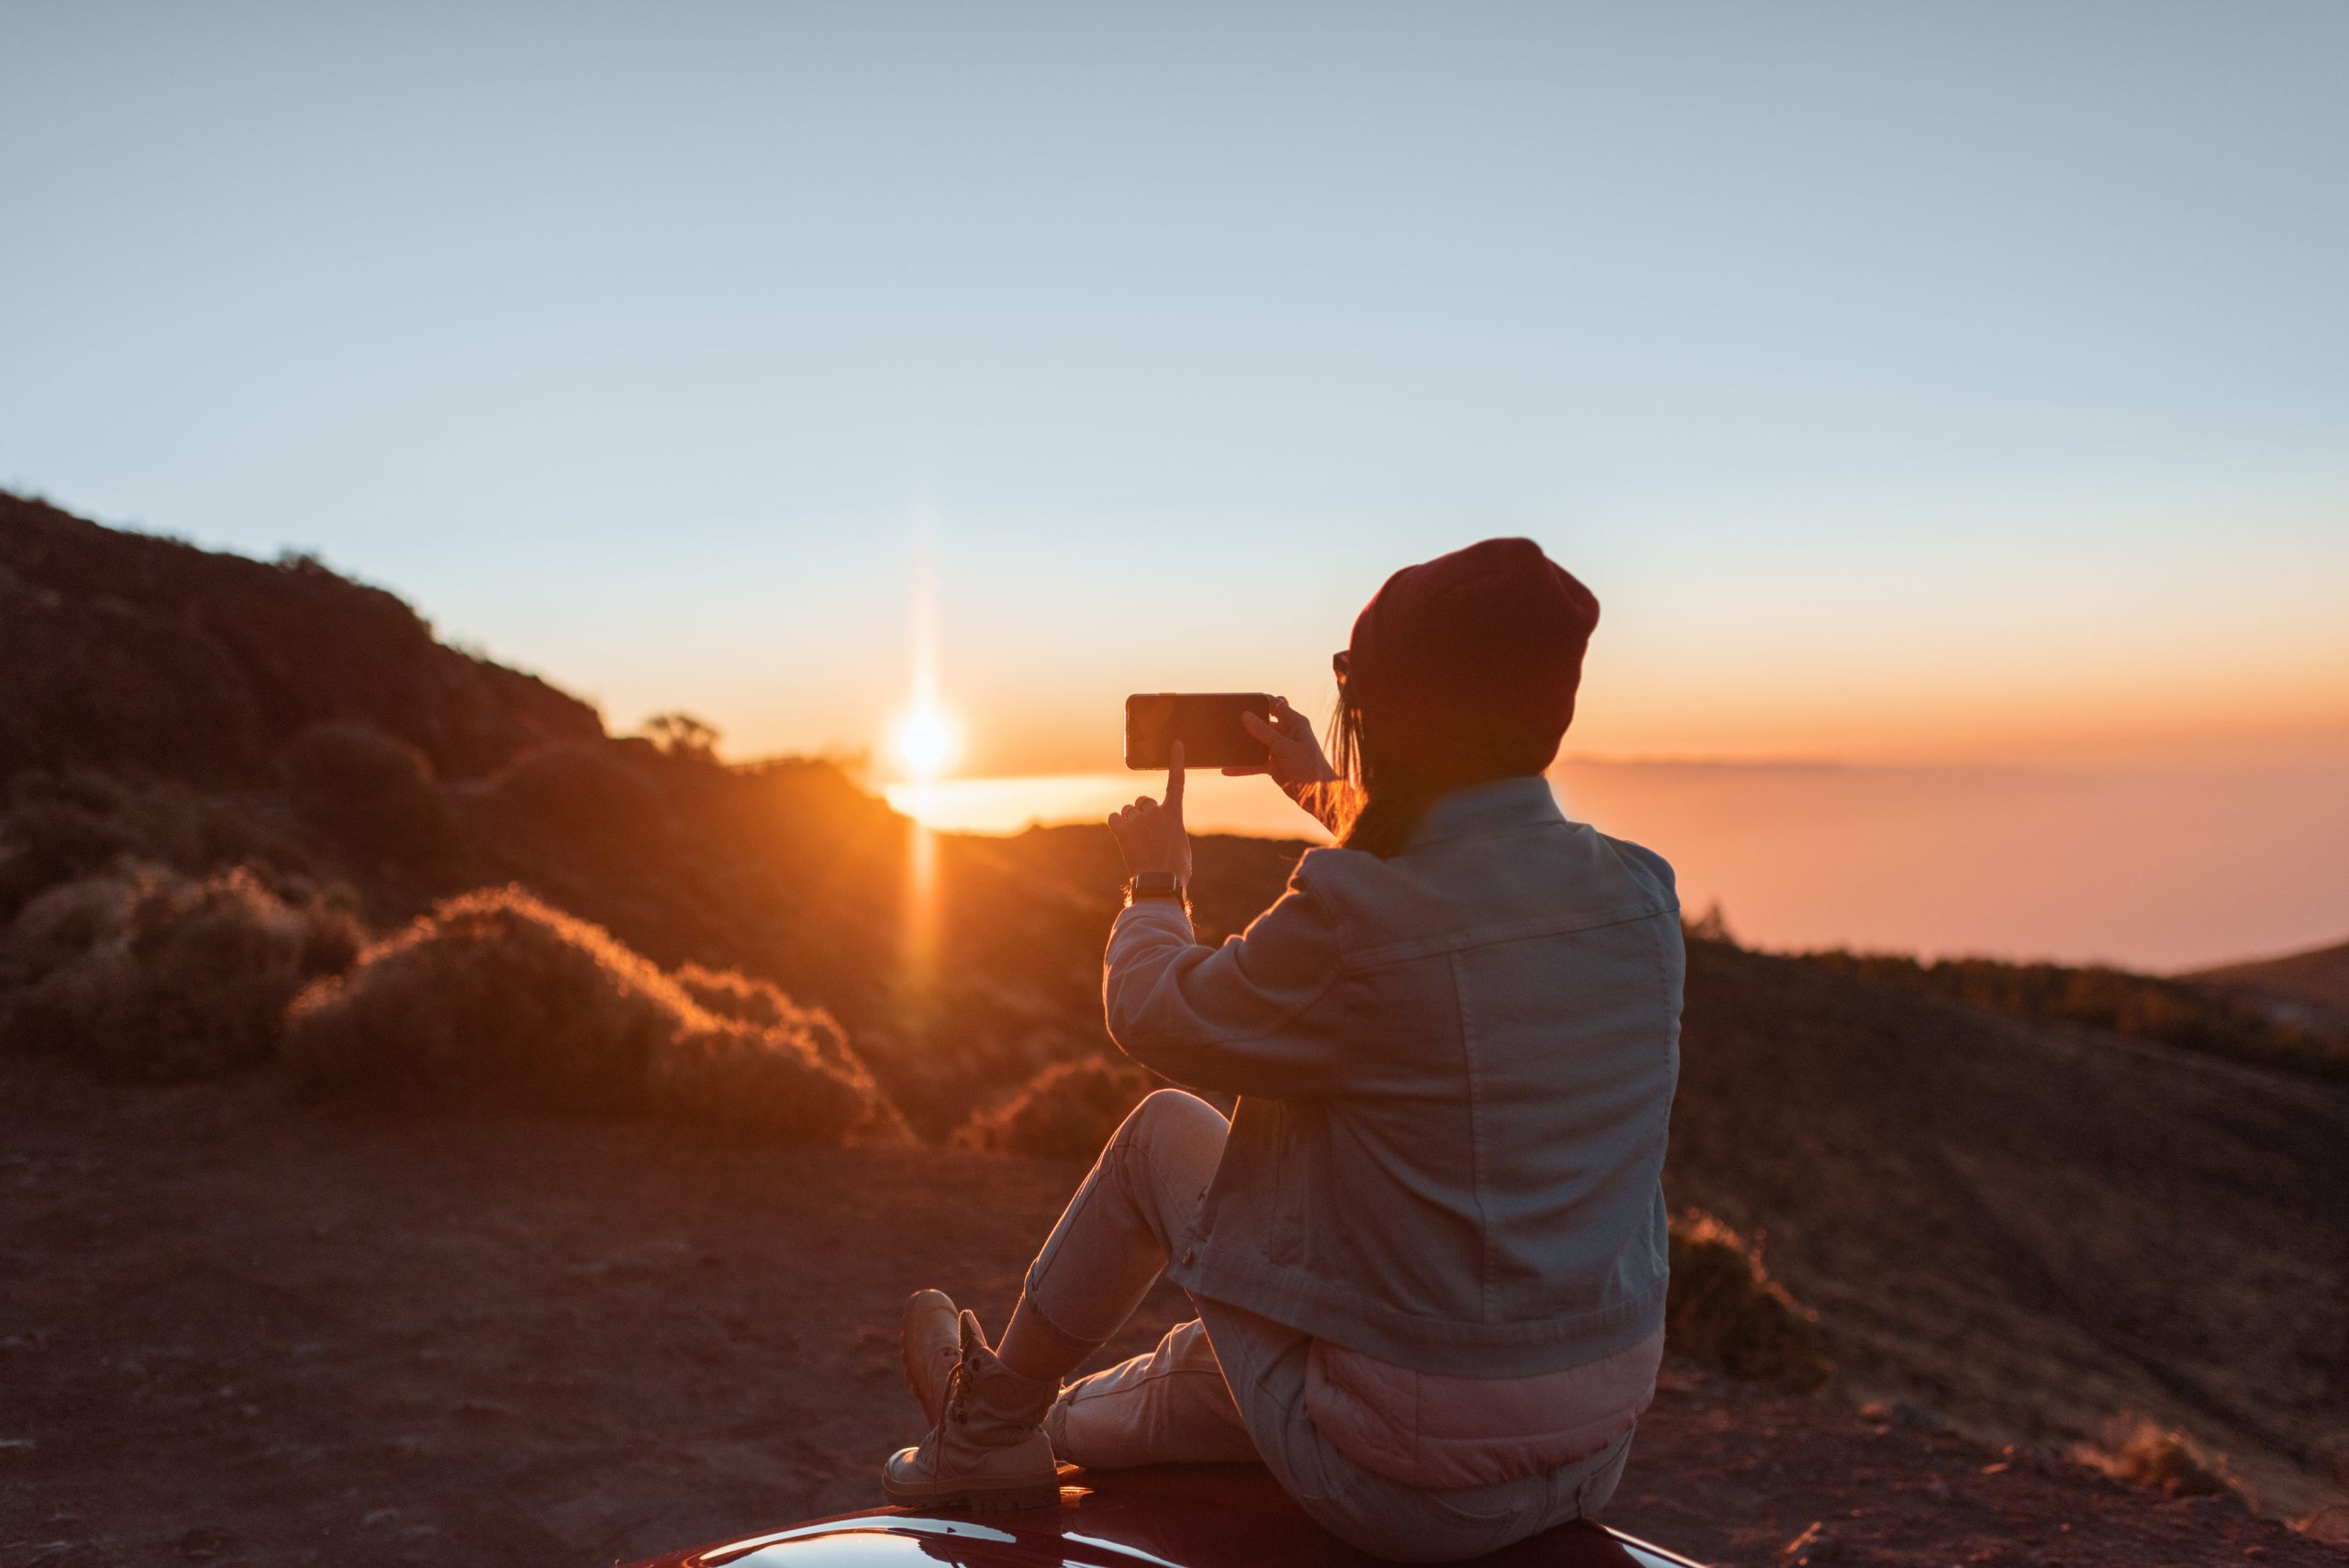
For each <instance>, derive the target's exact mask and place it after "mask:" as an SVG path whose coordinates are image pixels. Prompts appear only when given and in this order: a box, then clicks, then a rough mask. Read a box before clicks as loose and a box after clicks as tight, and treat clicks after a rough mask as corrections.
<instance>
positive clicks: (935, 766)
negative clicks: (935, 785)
mask: <svg viewBox="0 0 2349 1568" xmlns="http://www.w3.org/2000/svg"><path fill="white" fill-rule="evenodd" d="M892 739H893V742H894V745H895V749H896V753H897V760H898V761H899V762H902V763H904V764H905V769H906V772H907V774H908V775H909V776H911V777H913V778H915V779H920V780H929V779H934V778H936V777H937V776H938V775H939V774H940V773H943V772H945V770H946V764H947V763H949V762H952V761H953V760H954V750H955V740H956V737H955V730H954V725H953V721H952V720H951V719H949V718H948V717H946V716H945V715H944V714H943V713H941V712H940V711H939V710H938V708H937V706H936V705H935V704H929V703H925V704H923V705H921V706H918V707H916V708H915V709H914V710H913V711H912V712H911V713H908V714H907V715H906V717H904V718H902V719H900V720H898V721H897V728H896V735H895V736H894V737H893V738H892Z"/></svg>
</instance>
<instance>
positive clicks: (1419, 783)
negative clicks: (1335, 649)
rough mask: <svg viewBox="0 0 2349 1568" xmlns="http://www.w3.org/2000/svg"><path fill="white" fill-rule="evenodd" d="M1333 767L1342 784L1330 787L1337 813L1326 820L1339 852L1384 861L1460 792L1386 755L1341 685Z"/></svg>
mask: <svg viewBox="0 0 2349 1568" xmlns="http://www.w3.org/2000/svg"><path fill="white" fill-rule="evenodd" d="M1330 767H1331V768H1333V769H1335V770H1336V772H1337V774H1338V783H1337V784H1336V785H1335V786H1333V787H1332V788H1331V793H1332V795H1333V796H1334V797H1335V808H1334V810H1333V812H1332V813H1331V817H1325V818H1324V820H1327V821H1330V827H1331V830H1332V831H1334V832H1335V833H1336V834H1337V836H1338V846H1339V848H1341V849H1346V850H1364V851H1368V852H1370V853H1371V854H1374V855H1376V856H1377V857H1378V858H1379V859H1381V860H1385V859H1386V857H1387V856H1389V855H1392V854H1394V853H1395V852H1396V851H1398V850H1400V849H1401V848H1402V847H1403V846H1404V844H1405V843H1406V842H1408V840H1409V839H1410V837H1411V832H1412V829H1414V828H1417V827H1419V818H1420V817H1425V816H1426V815H1427V811H1428V807H1429V806H1432V805H1434V804H1435V802H1436V799H1437V797H1438V796H1440V795H1444V794H1446V793H1447V792H1448V791H1449V790H1451V789H1452V788H1453V787H1455V786H1454V785H1452V784H1439V783H1438V782H1437V781H1435V780H1434V779H1432V778H1430V777H1428V776H1427V775H1426V774H1424V773H1419V772H1417V771H1416V770H1413V769H1410V768H1407V767H1404V766H1401V765H1399V764H1398V763H1397V762H1396V761H1395V759H1393V758H1391V757H1387V756H1384V755H1382V754H1381V752H1380V751H1379V747H1378V737H1377V736H1376V735H1375V733H1374V732H1373V731H1372V730H1371V729H1370V728H1368V727H1366V726H1364V723H1363V718H1362V709H1361V708H1359V707H1357V706H1354V705H1353V703H1352V702H1349V701H1348V700H1347V698H1346V693H1345V688H1344V687H1343V686H1342V685H1341V686H1340V687H1339V689H1338V706H1337V708H1336V711H1334V712H1333V713H1331V715H1330ZM1332 817H1334V820H1331V818H1332Z"/></svg>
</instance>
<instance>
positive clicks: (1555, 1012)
mask: <svg viewBox="0 0 2349 1568" xmlns="http://www.w3.org/2000/svg"><path fill="white" fill-rule="evenodd" d="M1683 972H1684V955H1683V952H1682V948H1681V934H1680V919H1679V903H1678V900H1677V898H1676V896H1675V892H1674V887H1673V876H1672V868H1671V866H1670V865H1668V864H1666V863H1665V862H1664V859H1663V858H1662V857H1661V856H1659V855H1656V854H1654V853H1653V852H1651V851H1647V850H1644V849H1642V848H1641V847H1640V846H1638V845H1636V844H1630V843H1625V842H1623V841H1621V840H1616V839H1610V838H1609V837H1607V836H1606V835H1605V834H1603V833H1600V832H1598V830H1596V829H1595V828H1590V827H1588V826H1587V825H1586V824H1583V823H1578V822H1570V821H1568V820H1567V819H1566V818H1565V817H1564V815H1563V814H1562V813H1561V812H1560V811H1559V809H1558V806H1557V802H1556V799H1555V797H1554V796H1553V795H1552V794H1551V792H1550V786H1549V784H1548V782H1547V781H1546V780H1544V779H1541V778H1515V779H1505V780H1501V781H1498V782H1496V783H1492V784H1478V785H1475V786H1474V787H1472V788H1469V789H1465V790H1461V791H1457V792H1455V793H1453V794H1452V795H1445V796H1443V797H1442V798H1441V799H1439V800H1438V801H1437V802H1436V803H1435V805H1434V806H1432V807H1431V808H1430V810H1429V812H1428V814H1427V816H1426V817H1425V818H1424V820H1423V821H1422V822H1421V824H1420V827H1419V830H1418V831H1417V833H1416V834H1414V835H1413V837H1412V838H1411V840H1410V841H1409V842H1408V844H1407V845H1406V846H1405V848H1404V850H1403V851H1401V852H1400V853H1397V854H1396V855H1394V856H1392V857H1389V858H1387V859H1384V860H1382V859H1379V858H1378V857H1376V856H1374V855H1370V854H1367V853H1364V852H1363V851H1357V850H1341V849H1320V850H1309V851H1307V852H1306V854H1305V856H1304V857H1303V859H1301V860H1300V861H1299V862H1297V871H1296V873H1295V874H1294V875H1293V876H1291V878H1290V879H1289V884H1288V888H1287V890H1286V892H1285V893H1284V894H1283V895H1281V898H1280V900H1279V901H1278V902H1277V903H1275V905H1274V906H1272V907H1271V908H1270V909H1268V910H1266V911H1265V912H1264V914H1263V915H1262V916H1260V917H1257V919H1256V920H1255V921H1254V922H1253V923H1252V925H1250V926H1249V928H1248V929H1247V930H1246V931H1245V932H1244V933H1242V934H1241V935H1240V936H1236V937H1233V938H1231V939H1230V940H1227V941H1226V942H1225V943H1224V944H1223V945H1222V946H1221V947H1219V948H1208V947H1202V946H1200V945H1198V944H1197V942H1196V941H1195V940H1193V937H1192V933H1191V927H1190V921H1189V920H1188V918H1187V917H1186V916H1185V914H1184V912H1183V910H1182V908H1181V907H1180V906H1178V905H1176V904H1175V903H1174V902H1173V901H1171V900H1142V901H1141V902H1138V903H1136V904H1135V905H1134V906H1132V907H1130V908H1129V909H1127V910H1125V911H1124V912H1123V913H1121V914H1120V915H1119V917H1118V919H1117V922H1116V924H1115V925H1114V926H1113V927H1112V928H1111V929H1110V933H1109V945H1108V956H1107V959H1106V961H1105V964H1104V973H1103V980H1102V995H1103V1000H1104V1004H1105V1006H1106V1011H1107V1014H1108V1028H1109V1034H1110V1037H1111V1038H1112V1039H1113V1040H1116V1041H1117V1043H1118V1045H1119V1048H1120V1049H1121V1050H1123V1051H1126V1052H1127V1054H1129V1055H1130V1056H1132V1057H1133V1058H1134V1059H1135V1060H1136V1061H1139V1062H1142V1063H1144V1064H1145V1065H1147V1066H1150V1067H1152V1068H1154V1069H1156V1070H1157V1071H1158V1072H1160V1073H1164V1074H1165V1075H1166V1076H1167V1077H1169V1078H1171V1079H1173V1080H1175V1082H1176V1083H1178V1084H1188V1085H1190V1086H1192V1087H1194V1088H1200V1089H1208V1090H1224V1091H1229V1092H1232V1093H1236V1094H1237V1095H1240V1104H1239V1108H1238V1110H1237V1111H1236V1113H1235V1114H1234V1116H1233V1118H1232V1125H1231V1139H1230V1143H1229V1145H1228V1146H1227V1148H1226V1150H1225V1153H1224V1156H1223V1162H1222V1164H1221V1165H1220V1166H1219V1169H1218V1170H1217V1172H1216V1177H1215V1181H1214V1183H1213V1184H1211V1185H1210V1186H1209V1187H1208V1193H1207V1196H1206V1198H1205V1200H1204V1203H1203V1206H1202V1208H1201V1210H1200V1217H1199V1222H1198V1224H1197V1227H1196V1229H1195V1232H1194V1234H1193V1236H1192V1237H1191V1238H1190V1240H1188V1242H1187V1243H1186V1246H1185V1247H1184V1249H1183V1251H1181V1252H1180V1253H1179V1255H1178V1256H1176V1257H1175V1258H1174V1259H1173V1260H1171V1261H1170V1264H1169V1268H1168V1274H1169V1277H1171V1278H1172V1279H1174V1280H1175V1282H1176V1283H1177V1284H1181V1285H1183V1286H1185V1287H1186V1288H1187V1289H1189V1290H1191V1291H1192V1292H1194V1293H1196V1294H1197V1295H1199V1296H1207V1297H1208V1298H1210V1299H1213V1300H1218V1301H1224V1302H1229V1303H1230V1304H1231V1305H1233V1306H1235V1307H1243V1308H1245V1309H1247V1310H1250V1311H1253V1312H1256V1313H1259V1314H1261V1315H1263V1316H1264V1317H1266V1318H1273V1319H1274V1320H1275V1321H1277V1322H1281V1323H1285V1324H1287V1325H1289V1326H1290V1327H1292V1328H1295V1329H1301V1330H1303V1331H1304V1332H1306V1333H1308V1334H1310V1335H1312V1336H1314V1337H1315V1338H1317V1339H1320V1340H1329V1341H1330V1342H1331V1343H1334V1344H1338V1345H1341V1346H1346V1347H1349V1348H1351V1349H1353V1350H1357V1351H1363V1352H1364V1353H1365V1354H1367V1355H1371V1356H1375V1357H1377V1358H1379V1359H1380V1360H1383V1361H1386V1362H1391V1363H1393V1364H1395V1365H1397V1366H1401V1367H1407V1368H1411V1369H1414V1370H1417V1371H1419V1372H1423V1373H1441V1374H1446V1375H1452V1376H1467V1377H1517V1376H1524V1375H1528V1374H1533V1373H1547V1372H1554V1371H1558V1370H1561V1369H1563V1368H1566V1367H1571V1366H1579V1365H1583V1364H1585V1363H1587V1362H1594V1361H1597V1360H1598V1359H1600V1358H1602V1357H1605V1356H1608V1355H1610V1354H1613V1353H1616V1352H1619V1351H1623V1350H1625V1349H1627V1348H1628V1347H1630V1346H1632V1345H1634V1344H1636V1343H1637V1342H1639V1341H1640V1340H1642V1339H1644V1338H1646V1337H1647V1336H1649V1335H1651V1334H1653V1333H1655V1332H1656V1331H1657V1330H1658V1329H1660V1328H1661V1327H1662V1326H1663V1321H1664V1278H1665V1268H1666V1263H1665V1237H1664V1195H1663V1189H1662V1185H1661V1175H1662V1172H1663V1168H1664V1139H1665V1130H1666V1122H1667V1119H1668V1118H1669V1116H1670V1113H1671V1108H1672V1093H1673V1085H1674V1083H1675V1078H1676V1077H1677V1075H1678V1072H1679V1064H1680V1045H1679V1041H1680V1001H1681V981H1682V976H1683Z"/></svg>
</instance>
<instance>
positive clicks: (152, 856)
mask: <svg viewBox="0 0 2349 1568" xmlns="http://www.w3.org/2000/svg"><path fill="white" fill-rule="evenodd" d="M131 862H139V863H142V864H145V865H148V866H159V867H165V868H168V869H170V870H173V871H176V872H178V873H181V874H183V875H184V876H190V877H198V878H200V877H203V876H206V875H207V874H210V873H215V872H224V871H228V870H230V869H232V868H234V867H237V866H240V865H241V866H250V867H251V868H252V869H253V871H254V872H255V873H257V874H259V875H260V876H261V877H262V880H263V881H264V882H267V883H269V884H271V885H273V886H277V887H295V888H300V889H306V888H308V887H310V886H312V885H315V884H318V883H320V882H322V881H324V880H326V879H325V878H322V877H320V876H319V875H318V873H317V867H316V866H315V865H314V863H313V862H312V860H311V857H310V856H309V854H308V853H307V851H306V850H305V849H304V848H303V847H302V846H301V844H300V843H299V842H298V841H297V840H295V839H294V838H293V837H291V836H289V835H288V834H287V833H286V832H284V829H283V828H282V827H281V826H280V825H279V824H278V823H277V822H275V821H273V819H272V817H271V814H270V813H269V812H268V811H266V810H265V809H258V808H256V806H255V803H254V802H253V801H251V800H250V799H247V798H241V797H238V796H233V795H204V794H201V793H199V792H197V791H195V790H191V789H188V788H187V787H185V786H184V785H181V784H172V783H169V782H166V781H160V780H153V779H146V780H136V781H133V780H126V779H120V778H116V777H113V776H111V775H108V774H105V773H97V772H95V771H92V770H89V769H78V768H77V769H66V770H63V771H61V772H54V773H41V772H35V773H23V774H19V775H17V777H15V778H13V779H10V780H7V781H6V785H5V795H0V922H6V921H7V920H9V919H10V918H12V917H14V916H15V915H16V914H17V911H18V910H20V909H22V908H23V907H24V906H26V905H27V904H28V903H30V902H31V901H32V900H33V899H34V898H36V897H38V896H39V895H41V894H42V893H45V892H47V891H48V890H49V889H50V888H52V887H57V886H60V885H61V884H65V883H68V882H73V881H77V880H79V879H81V878H83V877H88V876H96V875H99V874H101V873H107V872H111V871H113V870H115V869H116V868H117V867H119V866H123V865H127V864H129V863H131Z"/></svg>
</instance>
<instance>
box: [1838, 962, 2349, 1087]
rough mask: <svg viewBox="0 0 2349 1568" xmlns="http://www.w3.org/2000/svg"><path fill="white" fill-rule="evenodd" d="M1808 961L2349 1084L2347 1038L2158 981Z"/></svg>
mask: <svg viewBox="0 0 2349 1568" xmlns="http://www.w3.org/2000/svg"><path fill="white" fill-rule="evenodd" d="M1802 957H1803V958H1804V959H1805V960H1806V961H1807V962H1811V963H1816V964H1819V965H1820V966H1821V967H1823V968H1827V969H1832V970H1836V971H1838V972H1840V973H1844V974H1856V975H1859V976H1861V977H1862V978H1864V979H1868V980H1874V981H1877V982H1879V983H1881V984H1887V985H1897V986H1898V987H1900V988H1901V989H1903V990H1906V991H1917V992H1922V993H1924V994H1926V995H1934V996H1941V997H1944V998H1947V999H1948V1000H1950V1001H1954V1002H1961V1003H1963V1004H1965V1006H1969V1007H1980V1008H1983V1009H1985V1010H1987V1011H1989V1012H1995V1013H2011V1014H2014V1015H2016V1016H2018V1017H2021V1018H2048V1019H2053V1020H2054V1021H2056V1022H2059V1023H2066V1024H2076V1025H2078V1026H2080V1027H2082V1028H2084V1029H2108V1030H2110V1031H2111V1032H2112V1033H2114V1034H2125V1035H2132V1036H2134V1037H2135V1038H2137V1039H2139V1040H2155V1041H2158V1042H2160V1043H2161V1044H2164V1045H2171V1046H2176V1047H2178V1048H2179V1049H2181V1050H2185V1051H2206V1052H2208V1053H2210V1055H2213V1056H2224V1057H2230V1058H2232V1059H2233V1060H2235V1061H2238V1062H2254V1063H2256V1064H2258V1065H2260V1066H2265V1067H2280V1068H2284V1069H2287V1070H2288V1071H2291V1072H2297V1073H2314V1074H2316V1075H2317V1076H2320V1077H2326V1078H2336V1079H2338V1078H2349V1038H2344V1037H2343V1036H2342V1035H2340V1034H2337V1033H2329V1032H2326V1031H2325V1030H2323V1029H2310V1028H2308V1027H2306V1026H2304V1025H2301V1024H2299V1023H2294V1022H2290V1021H2288V1020H2286V1019H2282V1018H2269V1017H2267V1016H2266V1015H2265V1014H2263V1013H2261V1012H2259V1011H2258V1010H2256V1009H2255V1008H2253V1007H2250V1006H2244V1005H2243V1004H2242V1003H2240V1002H2238V1001H2236V1000H2234V999H2233V998H2232V997H2230V996H2227V995H2222V994H2220V993H2217V992H2213V991H2211V990H2210V989H2209V988H2208V987H2205V986H2200V985H2196V984H2189V983H2188V982H2185V981H2182V980H2165V979H2163V978H2161V977H2159V976H2157V975H2151V974H2132V973H2129V972H2128V971H2126V970H2121V969H2108V968H2104V967H2102V966H2094V965H2092V966H2090V967H2087V968H2083V969H2074V968H2071V967H2068V966H2066V965H2064V964H2058V963H2008V962H2002V961H2000V960H1998V959H1988V958H1945V959H1937V960H1935V961H1933V962H1931V963H1927V962H1921V961H1920V960H1918V959H1914V958H1910V957H1909V956H1908V955H1906V954H1903V953H1865V952H1846V951H1842V950H1841V949H1833V950H1830V951H1823V952H1809V953H1805V954H1803V955H1802Z"/></svg>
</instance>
